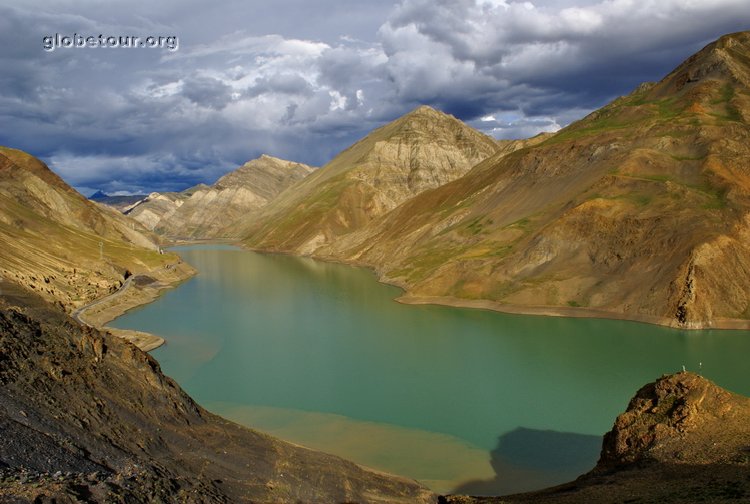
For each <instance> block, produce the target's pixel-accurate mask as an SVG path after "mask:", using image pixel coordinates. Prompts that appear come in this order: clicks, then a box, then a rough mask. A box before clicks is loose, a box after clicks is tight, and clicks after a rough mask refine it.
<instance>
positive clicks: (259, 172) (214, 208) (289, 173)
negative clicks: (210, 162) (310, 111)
mask: <svg viewBox="0 0 750 504" xmlns="http://www.w3.org/2000/svg"><path fill="white" fill-rule="evenodd" d="M312 171H313V168H311V167H309V166H307V165H304V164H300V163H293V162H291V161H284V160H282V159H277V158H274V157H271V156H266V155H263V156H261V157H259V158H258V159H254V160H252V161H248V162H247V163H245V164H244V165H242V166H240V167H239V168H238V169H236V170H234V171H233V172H230V173H228V174H226V175H224V176H223V177H221V178H220V179H219V180H217V181H216V183H215V184H214V185H212V186H206V185H203V184H201V185H198V186H195V187H192V188H190V189H188V190H186V191H184V192H182V193H163V194H159V193H152V194H150V195H149V196H148V197H147V198H146V199H144V200H143V201H142V202H141V203H139V204H138V205H135V206H134V207H133V208H131V209H130V210H128V211H127V214H128V215H129V216H130V217H132V218H134V219H136V220H137V221H139V222H141V223H142V224H143V225H145V226H146V227H147V228H149V229H152V230H154V231H155V232H157V233H159V234H161V235H165V236H168V237H170V238H187V239H190V238H199V239H200V238H217V237H218V238H223V237H227V236H230V235H231V232H230V231H228V230H227V228H228V227H230V226H231V225H232V224H233V223H234V222H236V221H238V220H240V219H243V218H245V217H246V216H247V214H248V213H252V212H255V211H257V210H258V209H260V208H262V207H264V206H265V205H267V204H268V203H269V202H270V201H271V200H273V199H274V198H275V197H276V196H277V195H278V194H279V193H280V192H281V191H282V190H284V189H285V188H287V187H289V186H291V185H293V184H294V183H295V182H297V181H299V180H301V179H302V178H304V177H306V176H307V175H308V174H310V173H311V172H312Z"/></svg>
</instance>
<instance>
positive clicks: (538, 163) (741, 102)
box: [247, 32, 750, 328]
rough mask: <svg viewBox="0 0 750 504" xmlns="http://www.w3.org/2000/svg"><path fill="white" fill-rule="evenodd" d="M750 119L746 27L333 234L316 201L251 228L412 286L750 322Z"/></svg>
mask: <svg viewBox="0 0 750 504" xmlns="http://www.w3.org/2000/svg"><path fill="white" fill-rule="evenodd" d="M748 121H750V33H748V32H744V33H738V34H733V35H728V36H725V37H722V38H721V39H720V40H718V41H717V42H715V43H712V44H710V45H709V46H707V47H706V48H704V49H703V50H702V51H700V52H699V53H697V54H696V55H694V56H693V57H691V58H690V59H688V60H687V61H686V62H685V63H684V64H682V65H680V66H679V67H678V68H677V69H675V70H674V71H673V72H672V73H671V74H669V75H668V76H667V77H665V78H664V79H663V80H662V81H661V82H659V83H657V84H646V85H642V86H640V87H639V88H638V89H637V90H635V91H634V92H633V93H632V94H630V95H628V96H626V97H622V98H619V99H617V100H615V101H614V102H612V103H611V104H609V105H607V106H606V107H604V108H602V109H601V110H599V111H596V112H594V113H592V114H591V115H589V116H588V117H586V118H584V119H583V120H581V121H579V122H577V123H574V124H572V125H570V126H569V127H567V128H565V129H563V130H561V131H560V132H558V133H557V134H555V135H553V136H551V137H549V138H547V139H545V140H544V141H542V142H541V143H539V144H538V145H535V146H530V147H528V148H523V149H520V150H517V151H515V152H512V153H504V152H503V153H499V154H496V155H495V156H492V157H490V158H489V159H487V160H485V161H484V162H482V163H480V164H479V165H478V166H476V167H475V168H473V169H472V170H471V171H470V172H469V173H467V174H466V175H465V176H463V177H461V178H459V179H457V180H454V181H453V182H449V183H447V184H444V185H442V186H440V187H438V188H437V189H434V190H428V191H424V192H422V193H421V194H418V195H417V196H415V197H413V198H411V199H408V200H407V201H405V202H404V203H403V204H401V205H400V206H398V207H397V208H395V209H393V210H392V211H390V212H388V213H387V214H385V215H383V216H382V217H380V218H379V219H376V220H375V221H373V222H371V223H370V224H368V225H367V226H365V227H362V228H359V229H358V230H357V231H355V232H350V233H348V234H347V235H345V236H343V237H341V238H339V239H337V240H335V241H330V240H329V241H330V243H327V244H324V243H323V242H325V241H327V240H323V239H321V238H319V237H320V236H323V237H325V236H328V235H327V234H326V233H328V232H329V227H327V226H321V225H319V222H320V220H319V219H318V217H317V215H318V214H317V213H316V212H315V210H314V207H313V206H312V204H310V203H306V204H307V205H308V206H309V208H307V209H306V213H302V214H300V216H298V217H294V216H295V215H297V213H295V212H297V210H289V215H290V216H291V217H290V218H295V219H298V220H299V222H301V223H305V222H309V223H310V224H300V226H303V225H304V226H306V227H304V228H299V229H298V228H297V227H295V226H294V225H281V226H280V225H278V224H279V223H278V221H274V220H271V221H270V222H269V224H268V225H267V226H266V227H264V228H263V229H262V230H261V231H260V232H256V233H253V234H250V236H249V238H248V240H247V243H248V244H249V245H250V246H253V247H257V248H268V249H276V248H281V249H285V250H291V251H297V252H311V253H313V254H314V255H316V256H318V257H322V258H328V259H334V260H339V261H346V262H353V263H361V264H366V265H371V266H374V267H375V268H376V269H377V270H378V271H379V273H380V274H381V277H382V278H383V279H384V280H386V281H389V282H392V283H395V284H398V285H401V286H404V287H405V288H406V289H407V291H408V295H409V297H410V298H411V300H412V301H413V302H421V301H430V302H446V303H458V304H461V303H463V304H468V305H476V306H483V307H492V308H496V309H501V310H503V309H504V310H516V311H522V312H523V311H525V312H532V313H533V312H540V313H547V314H559V313H567V314H583V315H588V316H602V315H603V316H609V317H621V318H630V319H638V320H646V321H650V322H656V323H662V324H668V325H673V326H679V327H686V328H700V327H710V326H732V325H734V326H739V327H747V326H748V323H747V321H746V320H747V318H748V316H749V315H750V288H749V287H748V286H749V285H750V248H748V245H747V244H748V236H750V235H748V233H749V232H750V198H749V196H750V171H749V170H748V159H750V127H749V125H748ZM338 201H339V200H334V202H333V203H332V205H333V206H331V208H330V209H329V210H328V215H337V212H339V213H340V212H345V211H346V210H345V209H346V208H348V207H346V206H342V205H341V203H340V202H338ZM339 209H341V210H339ZM303 217H304V218H303ZM282 224H283V223H282ZM300 229H304V231H300ZM340 229H343V230H345V231H350V230H351V229H352V226H349V227H346V226H344V227H341V228H340ZM300 237H302V238H304V239H306V240H308V241H307V242H304V240H303V242H304V243H306V245H305V246H297V245H296V244H297V243H298V242H300V239H299V238H300ZM308 237H310V238H308ZM316 237H318V238H316ZM311 240H312V241H311ZM316 240H317V241H316ZM311 243H315V244H316V245H317V246H315V247H312V246H310V244H311ZM728 319H732V320H728Z"/></svg>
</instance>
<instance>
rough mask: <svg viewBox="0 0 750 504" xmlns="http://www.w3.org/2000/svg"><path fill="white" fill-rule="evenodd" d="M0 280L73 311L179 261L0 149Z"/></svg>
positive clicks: (31, 162)
mask: <svg viewBox="0 0 750 504" xmlns="http://www.w3.org/2000/svg"><path fill="white" fill-rule="evenodd" d="M0 242H2V247H0V276H2V277H5V278H7V279H10V280H13V281H16V282H18V283H20V284H23V285H25V286H27V287H29V288H31V289H32V290H34V291H36V292H38V293H39V294H40V295H42V296H43V297H44V298H45V299H47V300H49V301H54V302H60V303H61V304H62V305H63V306H65V307H66V308H67V309H69V310H70V309H73V308H75V307H78V306H80V305H82V304H85V303H86V302H88V301H91V300H93V299H94V298H97V297H100V296H103V295H104V294H106V293H108V292H111V291H112V290H115V289H117V288H118V287H119V286H120V285H121V284H122V282H123V280H124V279H125V277H126V276H128V275H130V274H135V273H139V272H145V271H150V270H153V269H155V268H160V267H162V266H164V265H167V264H170V263H175V262H177V261H178V260H179V259H178V258H177V257H176V256H174V255H171V254H166V255H161V254H159V252H158V247H157V245H156V244H155V243H154V241H153V239H152V236H150V234H149V233H148V232H147V231H146V230H145V229H144V228H143V227H141V226H139V225H136V224H135V223H134V222H132V221H130V220H129V219H127V218H126V217H124V216H123V215H121V214H120V213H119V212H117V211H115V210H113V209H108V208H106V207H104V206H101V205H98V204H96V203H93V202H91V201H89V200H87V199H86V198H84V197H83V196H81V195H80V194H78V193H77V192H76V191H75V190H74V189H72V188H71V187H70V186H68V185H67V184H66V183H65V182H63V180H62V179H60V177H58V176H57V175H55V174H54V173H53V172H52V171H51V170H50V169H49V168H48V167H47V166H46V165H45V164H44V163H42V162H41V161H39V160H38V159H36V158H34V157H33V156H30V155H29V154H26V153H24V152H21V151H18V150H15V149H9V148H6V147H0Z"/></svg>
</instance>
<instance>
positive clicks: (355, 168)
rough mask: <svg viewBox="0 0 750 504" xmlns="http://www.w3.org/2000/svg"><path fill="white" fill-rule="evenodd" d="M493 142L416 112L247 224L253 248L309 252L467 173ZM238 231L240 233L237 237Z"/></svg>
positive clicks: (424, 110) (442, 117)
mask: <svg viewBox="0 0 750 504" xmlns="http://www.w3.org/2000/svg"><path fill="white" fill-rule="evenodd" d="M497 150H498V144H497V143H496V142H495V141H494V140H493V139H491V138H490V137H487V136H485V135H483V134H481V133H479V132H478V131H475V130H473V129H472V128H470V127H468V126H467V125H465V124H464V123H462V122H461V121H459V120H458V119H456V118H455V117H453V116H449V115H446V114H443V113H442V112H439V111H437V110H434V109H431V108H430V107H424V106H423V107H419V108H417V109H416V110H414V111H412V112H410V113H409V114H407V115H405V116H403V117H401V118H399V119H397V120H396V121H394V122H392V123H390V124H387V125H385V126H383V127H381V128H379V129H377V130H375V131H373V132H372V133H371V134H369V135H368V136H367V137H365V138H363V139H362V140H360V141H359V142H357V143H356V144H354V145H352V146H351V147H349V148H348V149H346V150H345V151H343V152H342V153H340V154H339V155H338V156H336V157H335V158H334V159H333V160H332V161H331V162H329V163H328V164H326V165H325V166H324V167H323V168H321V169H320V170H319V171H317V172H315V173H314V174H313V175H311V176H309V177H307V178H306V179H305V180H304V181H302V182H301V183H299V184H297V185H295V186H293V187H291V188H289V189H288V190H286V191H285V192H284V193H282V194H281V195H279V197H278V198H277V199H276V200H274V202H273V203H272V204H270V205H269V206H268V207H266V208H265V209H264V210H263V212H262V213H261V214H259V215H258V217H257V218H256V219H254V222H253V223H251V224H250V225H247V223H245V227H246V230H245V232H244V233H245V234H249V235H250V238H249V239H248V243H250V244H251V245H252V246H254V247H259V248H266V249H273V250H284V251H288V252H298V253H303V254H311V253H314V252H315V250H316V249H317V248H319V247H321V246H323V245H325V244H327V243H330V242H332V241H334V240H336V239H337V238H338V237H340V236H342V235H345V234H347V233H350V232H352V231H355V230H358V229H361V228H363V227H365V226H367V225H368V224H369V223H370V222H371V221H372V220H373V219H375V218H377V217H379V216H381V215H384V214H385V213H387V212H389V211H390V210H392V209H393V208H395V207H396V206H398V205H399V204H401V203H403V202H404V201H406V200H408V199H410V198H412V197H413V196H415V195H417V194H420V193H422V192H424V191H426V190H428V189H432V188H435V187H439V186H441V185H443V184H445V183H446V182H449V181H451V180H455V179H456V178H459V177H460V176H462V175H464V174H465V173H466V172H468V171H469V169H470V168H471V167H472V166H474V165H475V164H477V163H478V162H480V161H482V160H483V159H486V158H487V157H489V156H491V155H492V154H494V153H495V152H497ZM241 233H242V232H241V231H238V234H241Z"/></svg>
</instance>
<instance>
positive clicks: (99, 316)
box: [70, 261, 197, 352]
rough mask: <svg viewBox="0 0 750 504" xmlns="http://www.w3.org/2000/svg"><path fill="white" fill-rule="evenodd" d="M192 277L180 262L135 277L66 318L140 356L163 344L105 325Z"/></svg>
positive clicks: (140, 333)
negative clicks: (122, 343)
mask: <svg viewBox="0 0 750 504" xmlns="http://www.w3.org/2000/svg"><path fill="white" fill-rule="evenodd" d="M196 273H197V271H196V270H195V269H194V268H193V267H192V266H190V265H189V264H187V263H184V262H182V261H180V262H177V263H173V264H170V265H167V266H166V267H163V268H158V269H156V270H151V271H147V272H145V273H138V274H136V275H133V276H131V277H129V278H128V279H127V280H125V282H124V283H123V284H122V286H121V287H120V288H119V289H118V290H117V291H115V292H113V293H111V294H108V295H106V296H104V297H101V298H99V299H95V300H94V301H92V302H91V303H88V304H86V305H84V306H81V307H80V308H76V309H75V310H73V311H72V312H71V313H70V316H71V318H73V319H74V320H75V321H77V322H79V323H81V324H83V325H87V326H89V327H93V328H95V329H98V330H99V331H102V332H109V333H110V334H112V335H113V336H116V337H118V338H122V339H125V340H127V341H130V342H131V343H133V344H134V345H135V346H137V347H138V348H139V349H141V350H143V351H144V352H150V351H152V350H155V349H157V348H159V347H160V346H162V345H163V344H164V343H166V341H165V340H164V338H162V337H160V336H156V335H155V334H151V333H147V332H143V331H136V330H132V329H118V328H115V327H109V326H107V323H109V322H111V321H112V320H114V319H116V318H117V317H119V316H121V315H124V314H125V313H126V312H128V311H130V310H132V309H134V308H138V307H140V306H143V305H146V304H148V303H151V302H152V301H154V300H155V299H157V298H158V297H159V296H161V294H162V293H164V291H166V290H168V289H172V288H175V287H177V286H178V285H179V284H181V283H182V282H184V281H186V280H188V279H190V278H192V277H193V276H194V275H195V274H196Z"/></svg>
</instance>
